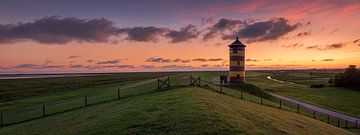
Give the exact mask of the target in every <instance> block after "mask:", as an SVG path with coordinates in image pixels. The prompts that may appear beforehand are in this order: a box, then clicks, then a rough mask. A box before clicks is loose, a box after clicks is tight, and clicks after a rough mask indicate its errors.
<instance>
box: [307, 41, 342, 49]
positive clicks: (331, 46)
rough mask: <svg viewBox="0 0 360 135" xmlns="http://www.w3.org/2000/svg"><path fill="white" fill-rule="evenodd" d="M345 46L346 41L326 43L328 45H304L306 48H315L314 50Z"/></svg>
mask: <svg viewBox="0 0 360 135" xmlns="http://www.w3.org/2000/svg"><path fill="white" fill-rule="evenodd" d="M345 46H346V43H341V42H340V43H333V44H328V45H324V46H320V45H313V46H308V47H306V49H315V50H321V51H324V50H332V49H339V48H343V47H345Z"/></svg>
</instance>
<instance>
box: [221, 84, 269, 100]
mask: <svg viewBox="0 0 360 135" xmlns="http://www.w3.org/2000/svg"><path fill="white" fill-rule="evenodd" d="M226 87H227V88H230V89H233V90H237V91H243V92H246V93H249V94H252V95H255V96H258V97H263V98H267V99H271V98H272V96H271V95H270V94H269V93H267V92H265V91H263V90H261V89H260V88H259V87H257V86H255V85H253V84H250V83H240V84H230V85H227V86H226Z"/></svg>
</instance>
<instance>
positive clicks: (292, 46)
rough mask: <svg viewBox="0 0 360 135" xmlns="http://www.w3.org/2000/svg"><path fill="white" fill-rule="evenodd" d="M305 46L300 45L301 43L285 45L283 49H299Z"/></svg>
mask: <svg viewBox="0 0 360 135" xmlns="http://www.w3.org/2000/svg"><path fill="white" fill-rule="evenodd" d="M303 46H304V44H300V43H295V44H290V45H283V46H282V47H285V48H299V47H303Z"/></svg>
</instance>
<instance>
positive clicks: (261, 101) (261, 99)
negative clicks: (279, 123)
mask: <svg viewBox="0 0 360 135" xmlns="http://www.w3.org/2000/svg"><path fill="white" fill-rule="evenodd" d="M260 104H263V98H262V96H260Z"/></svg>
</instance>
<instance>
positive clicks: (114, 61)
mask: <svg viewBox="0 0 360 135" xmlns="http://www.w3.org/2000/svg"><path fill="white" fill-rule="evenodd" d="M117 63H120V60H119V59H115V60H106V61H99V62H97V63H96V64H117Z"/></svg>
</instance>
